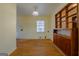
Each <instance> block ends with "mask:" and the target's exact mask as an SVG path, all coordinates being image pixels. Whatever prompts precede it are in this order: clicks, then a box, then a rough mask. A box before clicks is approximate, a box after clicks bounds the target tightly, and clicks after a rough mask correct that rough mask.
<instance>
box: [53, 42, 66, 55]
mask: <svg viewBox="0 0 79 59" xmlns="http://www.w3.org/2000/svg"><path fill="white" fill-rule="evenodd" d="M53 45H54V47H55V48H56V49H57V50H58V51H59V52H60V53H61V54H62V55H64V56H66V55H65V54H64V53H63V52H62V51H61V49H59V48H58V47H57V46H56V45H55V44H54V43H53Z"/></svg>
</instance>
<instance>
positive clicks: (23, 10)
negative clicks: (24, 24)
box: [17, 3, 60, 16]
mask: <svg viewBox="0 0 79 59" xmlns="http://www.w3.org/2000/svg"><path fill="white" fill-rule="evenodd" d="M59 5H60V3H18V4H17V15H28V16H32V12H33V11H34V10H35V6H37V11H38V12H39V15H40V16H45V15H50V14H51V13H52V12H54V11H55V9H56V8H57V7H58V6H59Z"/></svg>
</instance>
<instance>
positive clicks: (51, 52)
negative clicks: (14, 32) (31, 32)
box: [11, 39, 62, 56]
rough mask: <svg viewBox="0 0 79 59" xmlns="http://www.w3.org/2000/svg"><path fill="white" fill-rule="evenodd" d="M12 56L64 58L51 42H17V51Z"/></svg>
mask: <svg viewBox="0 0 79 59" xmlns="http://www.w3.org/2000/svg"><path fill="white" fill-rule="evenodd" d="M11 56H62V54H61V53H60V52H59V51H58V50H57V49H56V48H55V47H54V45H53V43H52V41H51V40H46V39H44V40H33V39H32V40H17V49H16V50H15V51H14V52H13V53H12V54H11Z"/></svg>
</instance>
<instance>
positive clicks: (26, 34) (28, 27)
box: [17, 16, 51, 39]
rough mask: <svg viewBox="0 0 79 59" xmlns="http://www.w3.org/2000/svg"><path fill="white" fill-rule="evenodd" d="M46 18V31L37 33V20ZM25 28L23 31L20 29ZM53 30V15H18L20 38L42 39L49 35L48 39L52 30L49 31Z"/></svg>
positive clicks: (18, 34) (18, 35) (18, 36)
mask: <svg viewBox="0 0 79 59" xmlns="http://www.w3.org/2000/svg"><path fill="white" fill-rule="evenodd" d="M37 20H44V21H45V32H44V33H37V32H36V21H37ZM21 28H23V31H20V29H21ZM50 30H51V17H50V16H37V17H34V16H18V19H17V38H19V39H40V36H41V38H42V39H44V38H45V36H46V37H47V39H51V34H50V33H51V32H49V33H48V32H47V31H50Z"/></svg>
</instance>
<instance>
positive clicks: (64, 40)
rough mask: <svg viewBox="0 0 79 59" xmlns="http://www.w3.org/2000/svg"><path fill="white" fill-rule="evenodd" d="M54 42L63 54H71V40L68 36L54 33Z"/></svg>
mask: <svg viewBox="0 0 79 59" xmlns="http://www.w3.org/2000/svg"><path fill="white" fill-rule="evenodd" d="M54 44H55V45H56V46H57V47H58V48H60V49H61V50H62V52H63V53H64V54H65V55H68V56H70V55H71V40H70V38H68V37H63V35H60V34H56V33H54Z"/></svg>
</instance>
